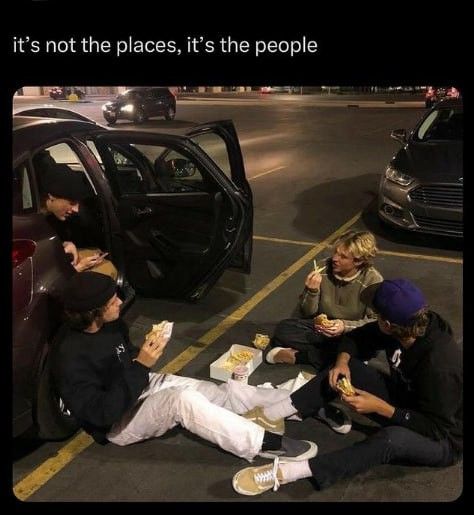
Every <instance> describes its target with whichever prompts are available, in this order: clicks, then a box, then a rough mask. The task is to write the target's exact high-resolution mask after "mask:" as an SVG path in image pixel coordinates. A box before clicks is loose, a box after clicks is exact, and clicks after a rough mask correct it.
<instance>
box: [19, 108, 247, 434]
mask: <svg viewBox="0 0 474 515" xmlns="http://www.w3.org/2000/svg"><path fill="white" fill-rule="evenodd" d="M71 118H73V117H71ZM45 163H47V165H48V168H47V169H48V170H49V169H50V167H51V166H53V167H58V172H59V170H63V169H65V168H66V169H67V170H72V171H74V172H75V173H78V174H81V177H82V179H83V181H84V184H85V185H86V186H87V187H88V188H89V190H90V198H89V199H87V200H85V201H83V202H82V203H81V208H80V210H79V213H78V215H77V216H76V217H74V218H73V220H72V222H73V223H74V224H75V226H76V227H77V228H78V229H79V230H78V231H77V233H76V234H77V236H78V237H77V238H74V242H75V243H76V244H77V245H78V247H91V246H93V247H99V248H101V249H102V250H104V251H107V252H108V253H109V257H110V259H111V260H112V261H113V263H114V264H115V266H116V268H117V270H118V272H119V276H118V279H117V285H118V287H119V293H120V291H121V288H122V286H123V285H124V280H125V278H126V279H127V280H128V281H129V283H131V285H132V286H133V287H134V288H135V290H137V291H138V292H139V293H142V294H143V295H147V296H154V297H173V298H177V299H186V300H189V301H197V300H199V299H200V298H202V297H203V296H204V295H205V294H206V293H207V292H208V291H209V290H210V288H211V287H212V286H213V285H214V284H215V282H216V281H217V280H218V278H219V277H220V276H221V275H222V273H223V272H224V270H225V269H226V268H229V267H232V268H236V269H238V270H240V271H243V272H246V273H249V272H250V262H251V256H252V217H253V207H252V192H251V189H250V186H249V184H248V182H247V179H246V177H245V169H244V165H243V159H242V154H241V150H240V144H239V141H238V137H237V134H236V131H235V128H234V126H233V124H232V122H231V121H222V122H215V123H208V124H206V125H195V126H192V127H188V128H187V129H183V133H182V134H179V135H178V134H156V133H150V132H142V131H116V130H113V129H108V128H107V127H102V126H100V125H98V124H95V123H91V122H88V121H83V120H77V119H59V118H41V117H25V116H13V233H12V283H13V298H12V304H13V310H12V311H13V313H12V317H13V320H12V328H13V342H12V343H13V435H14V436H19V435H20V434H22V433H24V432H25V431H26V430H27V429H30V428H32V427H33V428H34V429H35V431H36V433H37V435H39V436H40V437H41V438H44V439H62V438H66V437H68V436H70V434H71V433H72V432H74V431H75V429H76V427H77V426H76V422H75V420H74V419H73V418H72V417H71V415H70V413H69V412H68V410H67V407H66V406H64V404H63V403H62V401H61V399H60V398H59V396H58V394H57V390H56V387H55V384H54V381H53V378H52V376H51V373H50V370H51V360H52V359H54V348H55V347H54V342H55V340H56V338H57V336H58V333H57V331H58V328H59V326H60V312H61V306H60V301H59V299H60V295H61V291H62V288H63V286H64V284H65V282H66V281H67V279H68V277H70V276H71V275H72V274H73V273H76V272H75V271H74V269H73V267H72V266H71V264H70V262H69V260H68V259H67V255H66V254H65V253H64V250H63V247H62V244H61V241H59V238H58V235H57V234H56V233H55V231H54V230H53V229H52V227H51V226H50V225H49V224H48V222H47V220H46V218H45V216H44V215H43V214H42V212H41V203H42V194H41V192H42V190H43V188H42V184H43V180H44V176H45V173H47V171H46V168H45ZM43 194H44V192H43Z"/></svg>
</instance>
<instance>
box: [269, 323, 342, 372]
mask: <svg viewBox="0 0 474 515" xmlns="http://www.w3.org/2000/svg"><path fill="white" fill-rule="evenodd" d="M332 343H333V342H331V340H330V339H328V338H326V337H325V336H323V335H321V334H318V333H316V332H315V331H314V323H313V319H312V318H311V319H305V318H289V319H286V320H282V321H281V322H279V323H278V325H277V326H276V328H275V332H274V334H273V336H272V339H271V341H270V345H269V346H268V347H267V349H266V351H265V353H264V359H265V361H267V362H268V363H287V364H299V365H303V364H310V365H313V366H314V367H315V368H316V370H321V368H324V367H325V366H326V365H328V364H330V363H332V362H333V361H334V359H335V356H336V354H335V346H334V345H332ZM295 351H297V352H295ZM269 353H270V356H268V354H269ZM267 356H268V358H267Z"/></svg>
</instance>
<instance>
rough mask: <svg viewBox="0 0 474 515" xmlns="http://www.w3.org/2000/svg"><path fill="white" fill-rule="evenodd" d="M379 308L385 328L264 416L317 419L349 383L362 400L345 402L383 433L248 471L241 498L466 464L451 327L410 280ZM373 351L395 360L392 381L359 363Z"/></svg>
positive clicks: (387, 284) (386, 291) (375, 328)
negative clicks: (303, 483) (399, 468)
mask: <svg viewBox="0 0 474 515" xmlns="http://www.w3.org/2000/svg"><path fill="white" fill-rule="evenodd" d="M373 304H374V307H375V310H376V311H377V314H378V320H377V322H373V323H369V324H367V325H364V326H363V327H359V328H357V329H354V330H353V331H352V332H350V333H349V334H347V335H343V336H342V337H341V338H340V342H339V351H340V352H339V354H338V357H337V361H336V363H335V365H334V366H333V367H332V368H327V369H325V370H323V371H321V372H320V373H319V374H318V375H317V376H316V377H315V378H314V379H312V380H310V381H309V382H308V383H306V384H305V385H304V386H302V387H301V388H300V389H299V390H297V391H296V392H294V393H292V394H291V396H290V398H289V399H286V400H283V401H281V402H279V403H276V404H275V405H273V406H267V407H265V408H263V410H262V417H266V418H267V420H268V423H271V421H272V419H277V418H282V417H288V416H290V415H293V414H295V413H299V415H300V416H302V417H303V418H304V417H307V416H310V415H312V414H314V413H315V412H317V411H318V410H319V409H320V408H321V406H323V405H324V403H326V402H328V401H329V400H330V399H332V398H333V397H334V396H335V395H336V391H337V383H338V380H339V379H340V378H341V376H344V377H345V378H346V380H348V381H349V382H350V383H352V385H353V386H354V392H353V393H352V394H350V395H348V394H343V395H342V399H343V401H344V402H345V403H347V404H348V405H349V406H350V407H351V408H352V409H353V410H354V411H356V412H358V413H361V414H366V415H368V416H369V417H370V418H373V419H374V420H375V421H377V422H378V423H379V424H380V425H381V426H382V427H381V428H380V429H379V430H378V431H377V432H376V433H375V434H372V435H371V436H369V437H368V438H367V439H365V440H363V441H361V442H357V443H355V444H353V445H351V446H349V447H346V448H343V449H340V450H337V451H333V452H329V453H327V454H323V455H317V456H316V457H314V458H311V459H309V460H305V461H300V462H299V463H294V464H292V463H289V462H286V461H284V460H282V461H280V462H279V460H278V459H275V461H274V463H273V464H270V465H264V466H262V467H248V468H246V469H243V470H241V471H240V472H238V473H237V474H236V475H235V476H234V478H233V486H234V489H235V490H236V491H237V492H239V493H240V494H243V495H257V494H260V493H262V492H264V491H266V490H269V489H271V488H273V489H274V490H276V489H277V488H278V486H279V485H280V484H285V483H289V482H292V481H296V480H297V479H303V478H313V480H314V482H315V483H316V486H317V488H318V489H323V488H327V487H329V486H330V485H332V484H333V483H335V482H337V481H339V480H341V479H347V478H350V477H353V476H355V475H357V474H360V473H363V472H365V471H367V470H369V469H371V468H372V467H375V466H376V465H382V464H387V463H403V464H407V465H421V466H432V467H447V466H449V465H453V464H454V463H456V462H457V461H459V460H460V459H461V457H462V449H463V372H462V350H461V348H460V346H459V345H458V344H457V343H456V342H455V341H454V339H453V336H452V331H451V328H450V326H449V324H448V323H447V322H446V321H445V320H443V319H442V318H441V316H439V315H438V314H437V313H435V312H433V311H430V310H428V308H427V305H426V300H425V298H424V296H423V293H422V292H421V291H420V290H419V289H418V287H416V286H415V285H414V284H412V283H411V282H409V281H407V280H406V279H394V280H386V281H383V282H382V283H381V285H380V286H379V287H378V288H377V290H376V292H375V295H374V299H373ZM367 348H372V349H373V350H375V349H384V350H385V351H386V352H387V354H389V353H391V352H394V354H393V357H392V359H391V367H392V368H391V374H390V376H387V375H385V374H382V373H381V372H380V371H378V370H376V369H375V368H372V367H368V366H366V365H364V364H363V363H362V362H361V361H359V360H358V356H360V355H361V354H365V353H366V351H367Z"/></svg>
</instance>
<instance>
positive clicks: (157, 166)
mask: <svg viewBox="0 0 474 515" xmlns="http://www.w3.org/2000/svg"><path fill="white" fill-rule="evenodd" d="M135 148H136V149H137V150H138V151H139V152H141V153H142V154H143V155H144V156H145V157H146V158H147V160H148V162H149V163H150V164H151V165H152V167H153V172H154V178H155V180H156V182H157V185H158V187H159V188H160V189H161V190H162V191H164V192H168V193H178V192H179V193H185V192H194V191H208V190H209V186H208V182H207V181H206V178H205V176H204V175H203V173H202V171H201V170H200V167H199V165H198V164H197V163H196V162H195V161H194V160H193V159H192V158H190V157H188V156H185V155H184V154H182V153H180V152H177V151H176V150H173V149H168V148H164V147H161V146H157V145H135Z"/></svg>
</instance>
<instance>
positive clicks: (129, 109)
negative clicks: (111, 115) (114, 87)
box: [121, 104, 133, 113]
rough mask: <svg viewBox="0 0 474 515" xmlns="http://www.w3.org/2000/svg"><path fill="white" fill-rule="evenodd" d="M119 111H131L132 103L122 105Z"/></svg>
mask: <svg viewBox="0 0 474 515" xmlns="http://www.w3.org/2000/svg"><path fill="white" fill-rule="evenodd" d="M121 111H125V112H126V113H133V104H127V105H125V106H123V107H122V109H121Z"/></svg>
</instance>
